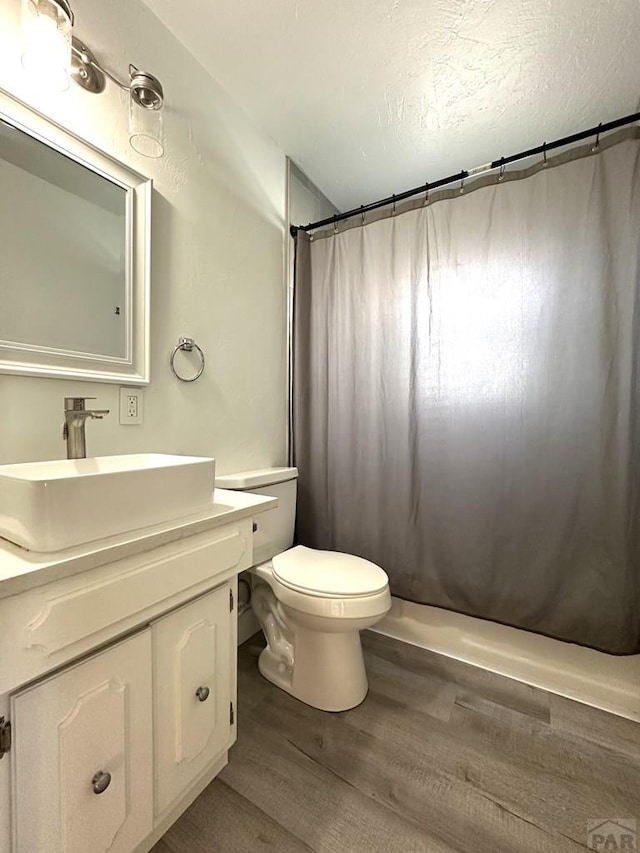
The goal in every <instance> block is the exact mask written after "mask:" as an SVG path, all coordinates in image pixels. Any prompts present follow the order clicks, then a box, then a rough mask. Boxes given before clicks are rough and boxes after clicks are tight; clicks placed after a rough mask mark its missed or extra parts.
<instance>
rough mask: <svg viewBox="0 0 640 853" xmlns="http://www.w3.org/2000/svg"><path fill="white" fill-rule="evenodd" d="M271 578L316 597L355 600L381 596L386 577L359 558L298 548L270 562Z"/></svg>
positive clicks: (285, 552)
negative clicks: (348, 597)
mask: <svg viewBox="0 0 640 853" xmlns="http://www.w3.org/2000/svg"><path fill="white" fill-rule="evenodd" d="M272 565H273V574H274V575H275V576H276V578H277V579H278V580H279V581H280V582H281V583H283V584H284V585H285V586H288V587H290V588H291V589H296V590H298V591H300V592H306V593H308V594H310V595H312V594H313V593H316V594H319V595H336V596H343V597H347V596H356V595H373V594H374V593H376V592H381V591H382V590H383V589H385V587H386V586H387V584H388V583H389V578H388V577H387V575H386V573H385V572H384V571H383V570H382V569H381V568H380V566H376V564H375V563H370V562H369V560H363V559H362V557H354V556H352V555H351V554H341V553H339V552H337V551H316V550H315V549H314V548H305V547H304V545H297V546H296V547H295V548H290V549H289V550H288V551H284V552H283V553H282V554H278V555H277V556H275V557H274V558H273V560H272Z"/></svg>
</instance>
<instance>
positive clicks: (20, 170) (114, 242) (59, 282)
mask: <svg viewBox="0 0 640 853" xmlns="http://www.w3.org/2000/svg"><path fill="white" fill-rule="evenodd" d="M0 188H1V190H0V373H18V374H23V375H36V376H54V377H67V378H72V379H86V380H91V381H102V382H129V383H134V384H146V383H148V381H149V271H150V270H149V267H150V233H151V229H150V213H151V210H150V208H151V180H150V179H148V178H144V177H143V176H142V175H139V174H138V173H137V172H134V171H133V170H131V169H129V168H128V167H127V166H125V165H123V164H122V163H119V162H117V161H116V160H114V159H112V158H111V157H109V156H107V155H106V154H103V153H102V152H100V151H98V150H97V149H95V148H93V147H92V146H91V145H89V144H87V143H85V142H83V141H82V140H80V139H79V138H78V137H76V136H74V135H73V134H71V133H69V132H67V131H65V130H64V129H62V128H61V127H59V126H58V125H56V124H53V123H52V122H50V121H48V120H47V119H45V118H44V117H43V116H42V115H40V114H38V113H36V112H34V111H32V110H31V109H29V108H28V107H27V106H26V105H25V104H22V103H20V102H19V101H16V100H15V99H13V98H12V97H10V96H9V95H7V94H6V93H4V92H1V91H0Z"/></svg>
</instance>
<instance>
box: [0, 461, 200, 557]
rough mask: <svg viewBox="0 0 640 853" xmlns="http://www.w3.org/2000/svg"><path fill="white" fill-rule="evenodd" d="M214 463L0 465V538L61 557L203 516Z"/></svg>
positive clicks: (63, 462)
mask: <svg viewBox="0 0 640 853" xmlns="http://www.w3.org/2000/svg"><path fill="white" fill-rule="evenodd" d="M214 482H215V460H214V459H208V458H203V457H199V456H167V455H164V454H160V453H141V454H136V455H131V456H98V457H96V458H94V459H69V460H66V459H65V460H60V461H57V460H56V461H53V462H27V463H24V464H20V465H0V536H2V537H4V538H5V539H8V540H9V541H10V542H14V543H15V544H16V545H21V546H22V547H23V548H28V549H29V550H31V551H46V552H49V551H61V550H63V549H65V548H72V547H73V546H74V545H81V544H83V543H85V542H92V541H93V540H94V539H102V538H104V537H105V536H114V535H116V534H118V533H127V532H129V531H131V530H137V529H138V528H140V527H148V526H149V525H152V524H160V523H161V522H166V521H172V520H173V519H179V518H183V517H184V516H188V515H194V514H196V513H199V512H204V511H206V510H208V509H210V508H211V505H212V502H213V488H214Z"/></svg>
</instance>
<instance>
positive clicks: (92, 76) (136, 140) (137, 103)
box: [22, 0, 164, 158]
mask: <svg viewBox="0 0 640 853" xmlns="http://www.w3.org/2000/svg"><path fill="white" fill-rule="evenodd" d="M73 21H74V18H73V12H72V11H71V6H70V5H69V3H68V0H23V40H24V50H23V55H22V64H23V66H24V67H25V69H26V70H27V71H29V72H30V73H33V74H35V75H37V76H38V79H39V81H40V83H43V81H44V83H47V82H49V83H51V88H55V89H56V90H62V89H66V88H68V86H69V77H71V79H72V80H73V81H74V83H77V84H78V85H79V86H82V88H83V89H85V90H86V91H87V92H92V93H93V94H96V95H97V94H100V93H101V92H104V90H105V86H106V79H107V78H108V79H109V80H111V82H112V83H115V85H116V86H118V87H119V88H120V89H123V90H124V91H126V92H128V93H129V143H130V145H131V147H132V148H133V149H134V151H137V152H138V153H139V154H143V155H144V156H145V157H154V158H158V157H162V155H163V154H164V129H163V121H162V107H163V106H164V92H163V89H162V84H161V83H160V81H159V80H158V78H157V77H154V76H153V74H149V73H148V72H146V71H139V70H138V69H137V68H136V67H135V65H129V81H128V82H127V83H123V82H122V81H121V80H119V79H118V78H117V77H116V76H115V75H114V74H112V73H111V72H110V71H107V69H106V68H103V67H102V66H101V65H100V63H99V62H98V60H97V59H96V57H95V55H94V53H93V51H92V50H91V49H90V48H89V47H87V45H86V44H83V42H81V41H80V39H78V38H76V37H75V36H73V34H72V29H73Z"/></svg>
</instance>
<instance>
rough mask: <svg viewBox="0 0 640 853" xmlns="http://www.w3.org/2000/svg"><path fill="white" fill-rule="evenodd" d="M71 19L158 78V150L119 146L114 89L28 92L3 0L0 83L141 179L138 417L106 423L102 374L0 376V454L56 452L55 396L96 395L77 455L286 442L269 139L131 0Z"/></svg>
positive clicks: (114, 396) (273, 152)
mask: <svg viewBox="0 0 640 853" xmlns="http://www.w3.org/2000/svg"><path fill="white" fill-rule="evenodd" d="M73 9H74V12H75V15H76V26H75V32H76V34H77V35H78V36H79V37H80V38H81V39H83V40H84V41H86V42H87V43H88V44H89V45H90V46H91V47H92V48H93V49H94V52H95V53H96V55H97V56H98V58H99V60H100V61H101V62H103V64H105V65H106V66H107V67H108V68H109V69H111V70H113V71H116V72H118V73H119V74H120V75H121V76H123V77H124V76H126V72H127V69H128V65H129V62H134V63H135V64H136V65H138V67H140V68H143V69H147V70H149V71H150V72H152V73H154V74H155V75H156V76H158V77H159V78H160V79H161V80H162V83H163V84H164V87H165V95H166V108H165V133H166V140H165V141H166V145H165V156H164V158H163V159H162V160H159V161H155V160H148V159H146V158H144V157H141V156H139V155H138V154H136V153H135V152H133V150H132V149H131V148H130V147H129V144H128V137H127V124H128V109H127V95H126V93H124V92H121V91H120V90H118V89H117V88H116V87H115V86H113V85H110V84H108V86H107V90H106V91H105V92H104V93H103V94H102V95H99V96H96V95H90V94H88V93H86V92H84V91H82V90H81V89H79V88H77V87H76V86H74V85H73V84H72V86H71V89H70V90H69V91H67V92H65V93H60V94H48V93H38V92H37V91H36V90H35V89H34V88H33V86H32V84H31V82H30V81H29V80H28V78H27V77H26V76H25V75H24V73H23V71H22V67H21V65H20V38H19V13H20V2H19V0H0V87H2V88H3V89H5V90H7V91H9V92H10V93H12V94H14V95H15V96H17V97H19V98H20V99H21V100H23V101H26V102H28V103H29V104H30V105H32V106H33V107H35V108H36V109H37V110H39V111H40V112H42V113H44V114H45V115H47V116H49V117H51V118H53V119H54V120H55V121H57V122H58V123H60V124H62V125H64V126H65V127H67V128H69V129H70V130H72V131H73V132H75V133H77V134H78V135H79V136H82V137H83V138H85V139H87V140H88V141H89V142H91V143H93V144H94V145H97V146H98V147H100V148H101V149H103V150H104V151H106V152H107V153H109V154H111V155H113V156H115V157H116V158H118V159H119V160H122V161H125V162H127V163H128V164H130V165H131V166H132V167H133V168H135V169H137V170H138V171H140V172H142V173H143V174H147V175H149V176H151V177H152V178H153V179H154V182H155V196H154V202H153V234H152V242H153V250H152V312H151V337H152V360H151V370H152V373H151V386H150V387H148V388H147V389H145V422H144V424H143V425H142V426H119V425H118V388H117V386H115V385H110V384H106V383H100V384H96V383H83V382H74V381H67V380H51V379H38V378H31V377H13V376H4V375H3V376H0V462H14V461H23V460H29V459H34V460H35V459H50V458H60V457H63V456H64V454H65V447H64V443H63V441H62V438H61V423H62V400H63V397H65V396H71V395H74V394H77V395H84V396H95V397H97V398H98V401H97V404H98V405H99V406H100V408H103V407H106V408H109V409H111V414H110V415H109V416H108V417H107V418H106V419H105V420H103V421H99V422H92V423H89V425H88V428H87V441H88V449H89V453H90V454H91V455H103V454H110V453H131V452H138V451H162V452H174V453H193V454H203V455H214V456H216V458H217V460H218V470H219V471H221V472H224V471H231V470H234V469H235V470H237V469H239V468H251V467H261V466H267V465H272V464H283V463H284V462H285V461H286V460H285V454H286V443H285V424H286V381H285V379H286V286H285V278H284V251H285V239H284V236H285V195H286V192H285V185H286V160H285V157H284V154H283V152H282V151H280V150H279V149H278V148H277V147H276V146H275V144H273V143H272V142H271V141H270V140H269V139H268V138H267V137H265V135H264V133H262V132H261V131H259V130H257V129H256V128H255V127H254V126H253V124H252V123H251V122H250V120H249V119H248V117H246V116H245V115H244V114H243V113H242V112H241V111H240V110H239V108H238V107H237V106H236V105H235V104H233V103H232V102H231V101H230V99H229V98H228V97H227V96H226V94H225V93H224V92H223V91H222V90H221V88H220V87H219V86H218V85H217V84H216V83H215V81H213V80H212V79H211V78H210V77H209V76H208V75H207V74H206V73H205V72H204V70H203V69H202V68H201V67H200V66H199V65H198V64H197V63H196V62H195V60H194V59H193V58H192V57H191V56H190V55H189V54H188V53H187V52H186V50H185V48H184V47H183V46H182V45H181V44H180V43H179V42H178V41H177V40H176V39H175V38H174V37H173V35H172V34H171V33H170V32H169V31H168V30H167V29H166V28H165V27H164V26H163V25H162V24H161V23H160V22H159V21H158V20H157V19H156V18H155V17H154V15H153V14H152V13H151V12H150V11H149V10H148V9H147V8H146V7H145V6H144V5H143V4H142V2H141V0H110V2H109V3H104V2H102V0H74V2H73ZM180 335H188V336H190V337H194V338H195V339H196V340H197V341H198V343H199V344H200V346H202V348H203V350H204V351H205V353H206V356H207V369H206V371H205V373H204V375H203V376H202V378H201V379H200V380H199V381H198V382H195V383H193V384H185V383H181V382H178V380H177V379H176V378H175V377H174V376H173V375H172V374H171V373H170V371H169V367H168V357H169V353H170V351H171V349H172V347H173V346H174V344H175V343H176V342H177V339H178V337H179V336H180Z"/></svg>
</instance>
